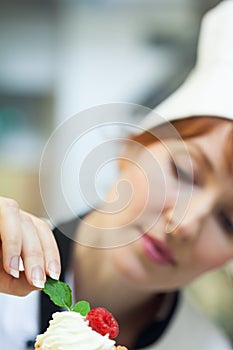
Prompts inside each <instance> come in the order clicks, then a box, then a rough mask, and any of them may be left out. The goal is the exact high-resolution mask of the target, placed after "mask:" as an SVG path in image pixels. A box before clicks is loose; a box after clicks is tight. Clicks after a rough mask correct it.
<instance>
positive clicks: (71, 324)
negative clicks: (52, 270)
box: [35, 280, 127, 350]
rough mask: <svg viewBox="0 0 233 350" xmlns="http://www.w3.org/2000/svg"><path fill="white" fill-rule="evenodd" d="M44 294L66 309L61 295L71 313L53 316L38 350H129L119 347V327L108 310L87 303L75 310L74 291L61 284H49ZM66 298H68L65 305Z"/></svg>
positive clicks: (66, 312) (52, 282) (41, 336)
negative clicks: (117, 338) (116, 340)
mask: <svg viewBox="0 0 233 350" xmlns="http://www.w3.org/2000/svg"><path fill="white" fill-rule="evenodd" d="M64 288H65V289H64ZM44 291H45V293H47V294H48V295H49V296H50V298H51V300H52V301H53V302H55V303H56V305H59V306H62V305H61V302H60V301H59V297H57V296H58V295H59V292H60V293H61V296H62V298H61V300H62V303H64V304H65V305H66V306H67V304H68V310H69V311H61V312H55V313H54V314H53V315H52V320H51V321H50V322H49V327H48V328H47V330H46V331H45V332H44V333H43V334H39V335H38V336H37V337H36V342H35V349H36V350H78V349H79V350H115V349H117V350H127V348H126V347H124V346H119V345H118V346H117V345H116V342H115V340H114V338H116V337H117V335H118V333H119V327H118V323H117V321H116V320H115V318H114V317H113V316H112V314H111V313H110V312H109V311H107V310H106V309H105V308H102V307H99V308H94V309H90V306H89V303H88V302H85V301H81V302H78V303H76V304H75V305H74V307H71V298H70V295H69V294H70V288H69V287H67V285H66V284H64V283H63V282H60V281H53V280H52V281H51V280H49V281H48V282H46V287H45V289H44ZM53 294H54V295H55V298H53ZM64 295H65V296H68V298H67V300H66V301H65V302H64V300H65V299H64ZM63 306H64V305H63Z"/></svg>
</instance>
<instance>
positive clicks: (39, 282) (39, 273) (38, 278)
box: [31, 266, 45, 288]
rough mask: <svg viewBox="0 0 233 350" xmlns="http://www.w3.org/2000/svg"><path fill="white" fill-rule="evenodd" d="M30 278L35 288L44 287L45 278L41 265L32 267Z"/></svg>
mask: <svg viewBox="0 0 233 350" xmlns="http://www.w3.org/2000/svg"><path fill="white" fill-rule="evenodd" d="M31 279H32V283H33V286H35V287H37V288H44V283H45V278H44V272H43V270H42V268H41V267H39V266H38V267H34V268H33V269H32V272H31Z"/></svg>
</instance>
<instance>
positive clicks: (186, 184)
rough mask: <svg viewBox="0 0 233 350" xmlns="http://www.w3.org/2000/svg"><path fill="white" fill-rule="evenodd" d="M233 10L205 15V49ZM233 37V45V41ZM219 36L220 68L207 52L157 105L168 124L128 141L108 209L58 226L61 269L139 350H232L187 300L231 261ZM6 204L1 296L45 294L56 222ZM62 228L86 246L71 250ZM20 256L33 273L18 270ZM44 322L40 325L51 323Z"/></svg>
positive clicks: (226, 74)
mask: <svg viewBox="0 0 233 350" xmlns="http://www.w3.org/2000/svg"><path fill="white" fill-rule="evenodd" d="M232 9H233V2H232V1H226V2H223V3H222V4H220V5H219V6H218V7H217V8H216V9H214V10H212V11H211V12H210V13H209V14H208V15H207V17H206V20H204V22H203V29H202V36H201V37H200V45H199V47H201V48H202V49H203V47H205V45H204V42H205V40H207V42H208V44H209V43H210V42H212V29H213V28H212V26H213V25H215V24H216V23H217V25H218V26H220V27H221V29H222V28H224V25H225V23H226V21H227V20H231V18H230V15H229V14H231V13H232ZM213 18H215V20H214V21H213ZM229 23H230V22H229ZM227 30H229V26H227ZM209 34H211V37H210V36H209ZM228 39H229V40H230V42H228V44H229V45H230V44H231V43H232V36H229V38H228ZM214 41H215V46H214V48H215V51H214V52H213V55H210V56H211V60H215V61H214V64H213V65H209V64H208V65H207V66H206V54H205V50H204V51H203V50H201V51H200V53H199V58H198V62H197V66H196V68H195V70H194V72H193V73H192V75H191V77H189V78H188V80H187V81H186V82H185V83H184V85H183V86H182V87H181V88H180V89H179V90H178V91H177V92H176V93H175V94H174V95H173V96H172V97H171V98H170V99H168V100H167V101H165V103H164V104H162V105H161V106H159V107H158V108H157V112H158V113H159V114H160V115H163V116H165V117H166V118H167V122H165V123H164V124H162V125H161V124H160V122H158V118H157V117H156V116H155V115H154V114H151V115H150V116H148V118H147V119H146V120H145V123H144V126H143V127H144V128H146V129H147V131H145V132H142V133H140V134H138V135H135V136H133V137H132V138H131V139H130V140H132V142H130V145H129V146H127V147H126V149H125V152H124V154H123V160H122V161H120V162H119V167H120V173H119V177H118V179H117V181H116V182H115V183H114V184H113V186H112V187H111V188H110V189H109V191H108V193H107V196H106V201H105V204H103V206H102V207H101V208H99V209H97V210H95V211H92V212H90V213H87V214H86V215H85V216H84V217H82V220H79V219H77V220H75V221H74V222H72V223H69V224H68V225H64V226H62V227H59V229H58V228H57V229H55V230H54V234H55V237H56V239H57V242H58V246H59V250H60V253H61V257H62V263H63V268H62V272H63V274H64V272H65V268H66V270H67V274H68V273H70V272H71V273H72V274H71V276H72V277H73V282H72V283H73V286H74V289H75V293H76V299H87V300H89V301H90V303H91V305H92V306H93V307H95V306H99V305H103V306H105V307H107V308H108V309H109V310H111V311H112V312H113V313H114V315H115V316H116V318H117V319H118V321H119V324H120V336H119V343H121V344H125V345H126V346H128V348H129V349H136V348H148V349H158V350H163V349H169V348H173V349H186V348H187V346H189V349H203V350H204V349H205V350H206V349H207V350H208V349H211V350H213V349H226V350H227V349H231V345H230V344H229V343H228V341H227V340H226V339H225V338H224V337H223V336H222V334H221V333H220V332H219V331H218V330H217V329H216V328H215V327H214V326H213V325H212V324H210V323H208V322H207V321H206V320H205V319H204V318H203V317H202V316H201V315H199V313H198V312H197V311H195V310H193V309H191V310H190V306H189V305H187V304H186V302H183V300H182V297H180V293H179V290H180V289H181V288H182V287H183V286H185V285H187V284H188V283H189V282H191V281H192V280H193V279H194V278H196V277H198V276H200V275H201V274H203V273H206V272H207V271H209V270H213V269H215V268H217V267H220V266H222V265H224V264H225V263H226V262H227V261H229V260H231V259H232V258H233V235H232V234H233V231H232V230H233V223H232V220H233V219H232V211H233V207H232V203H233V201H232V199H233V190H232V171H233V164H232V149H233V147H232V140H233V137H232V136H233V123H232V120H233V105H232V99H231V96H230V94H229V91H230V90H227V89H226V90H225V89H223V88H222V86H227V84H228V83H229V84H230V81H231V77H232V75H231V74H232V70H233V68H232V67H233V61H231V59H233V57H230V59H229V56H227V60H226V62H225V57H224V53H225V52H229V51H228V50H227V48H225V49H226V50H222V52H221V54H222V55H220V56H219V51H218V50H217V49H216V46H217V44H218V42H217V41H216V37H215V38H214ZM219 42H221V45H222V41H221V38H219ZM209 48H210V46H208V49H209ZM214 53H217V54H216V55H215V54H214ZM218 63H219V65H218ZM216 67H218V68H219V69H216ZM226 67H229V69H226ZM205 68H208V70H210V71H209V72H208V77H207V76H205V74H203V72H206V69H205ZM213 82H215V84H213ZM221 82H224V84H221ZM210 92H211V93H210ZM217 100H218V102H216V101H217ZM200 101H201V103H200ZM219 101H221V103H220V102H219ZM169 120H170V121H171V122H170V123H169V122H168V121H169ZM122 184H123V185H124V184H130V186H131V187H130V192H127V191H128V187H123V194H124V195H123V197H118V193H117V189H118V188H121V187H120V186H121V185H122ZM127 193H128V194H129V195H130V196H128V195H126V196H125V194H127ZM120 194H121V192H120ZM0 204H1V206H0V207H1V241H2V259H1V263H2V264H3V268H2V269H1V276H0V277H1V279H0V290H1V291H3V292H5V293H12V294H18V295H24V294H27V293H28V292H30V291H31V290H33V289H36V288H42V287H43V285H44V282H45V278H46V275H50V276H51V277H53V278H56V279H57V278H59V275H60V271H61V268H60V260H59V254H58V249H57V246H56V243H55V241H54V238H53V235H52V234H51V231H50V229H49V227H48V226H47V225H46V224H44V223H43V221H41V220H39V219H37V218H35V217H33V216H31V215H29V214H27V213H24V212H22V211H21V210H20V209H19V208H18V205H17V203H15V202H14V201H12V200H9V199H5V198H2V199H1V202H0ZM115 204H116V206H114V205H115ZM119 204H120V205H119ZM63 232H65V233H66V234H67V232H68V233H69V234H72V235H74V237H75V239H76V241H78V242H80V243H82V244H76V243H72V245H71V240H67V239H66V238H64V235H63V234H62V233H63ZM116 232H117V233H118V234H117V235H116ZM66 245H67V246H66ZM101 247H104V248H106V247H108V249H100V248H101ZM64 248H65V249H64ZM20 255H21V257H22V259H23V263H24V268H25V274H24V273H21V274H19V256H20ZM66 276H67V275H66ZM69 276H70V274H69ZM66 279H67V277H66ZM93 291H94V293H93ZM33 303H34V301H33ZM46 303H47V301H46V300H44V301H42V304H41V305H42V309H43V308H44V309H46V308H47V306H48V305H47V304H46ZM31 305H33V304H31ZM46 305H47V306H46ZM47 316H48V318H50V315H47ZM47 316H46V317H47ZM46 322H47V321H46ZM46 322H45V324H46ZM45 324H43V320H42V325H41V326H42V328H43V327H45ZM193 327H195V331H193Z"/></svg>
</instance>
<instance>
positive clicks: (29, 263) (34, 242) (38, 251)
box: [21, 212, 46, 289]
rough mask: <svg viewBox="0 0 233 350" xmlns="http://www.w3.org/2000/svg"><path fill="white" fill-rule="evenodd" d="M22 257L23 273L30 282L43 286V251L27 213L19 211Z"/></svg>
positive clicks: (36, 285)
mask: <svg viewBox="0 0 233 350" xmlns="http://www.w3.org/2000/svg"><path fill="white" fill-rule="evenodd" d="M21 227H22V236H23V243H22V259H23V264H24V270H25V275H26V278H27V280H28V282H29V283H30V284H32V285H33V286H35V287H37V288H40V289H41V288H43V287H44V283H45V279H46V276H45V262H44V253H43V249H42V247H41V244H40V239H39V237H38V232H37V229H36V227H35V225H34V223H33V221H32V219H31V218H30V216H29V215H26V214H25V213H23V212H22V213H21Z"/></svg>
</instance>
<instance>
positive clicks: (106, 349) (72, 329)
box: [35, 311, 115, 350]
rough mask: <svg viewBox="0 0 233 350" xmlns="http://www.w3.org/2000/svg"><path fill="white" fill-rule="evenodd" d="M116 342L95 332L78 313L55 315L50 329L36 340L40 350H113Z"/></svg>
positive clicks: (50, 323)
mask: <svg viewBox="0 0 233 350" xmlns="http://www.w3.org/2000/svg"><path fill="white" fill-rule="evenodd" d="M114 344H115V341H114V340H112V339H109V337H108V335H107V334H106V335H105V336H103V335H101V334H99V333H97V332H95V331H94V330H93V329H92V328H91V327H89V326H88V321H86V320H85V317H83V316H81V315H80V314H79V313H78V312H73V311H63V312H56V313H54V314H53V319H52V320H51V321H50V322H49V328H48V329H47V330H46V332H45V333H44V334H39V335H38V336H37V338H36V344H35V348H36V349H38V350H39V349H40V350H77V349H79V350H112V349H114Z"/></svg>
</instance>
